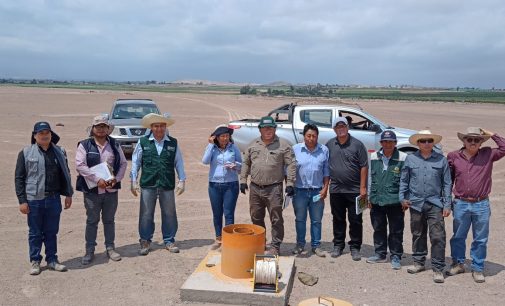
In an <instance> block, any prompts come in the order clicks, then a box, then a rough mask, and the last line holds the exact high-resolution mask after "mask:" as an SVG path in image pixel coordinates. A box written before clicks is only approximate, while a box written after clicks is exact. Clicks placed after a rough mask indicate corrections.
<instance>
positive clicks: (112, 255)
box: [107, 247, 121, 261]
mask: <svg viewBox="0 0 505 306" xmlns="http://www.w3.org/2000/svg"><path fill="white" fill-rule="evenodd" d="M107 256H108V257H109V258H110V260H112V261H120V260H121V255H119V253H118V252H116V250H114V248H111V247H109V248H107Z"/></svg>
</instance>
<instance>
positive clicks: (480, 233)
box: [447, 127, 505, 283]
mask: <svg viewBox="0 0 505 306" xmlns="http://www.w3.org/2000/svg"><path fill="white" fill-rule="evenodd" d="M458 138H459V139H460V140H461V141H462V142H463V147H462V148H461V149H459V150H457V151H454V152H451V153H449V154H448V155H447V159H448V161H449V167H450V169H451V175H452V177H453V180H454V188H453V192H454V198H455V199H454V202H453V215H454V220H453V231H454V234H453V236H452V238H451V257H452V266H451V269H450V270H449V271H447V275H449V276H452V275H456V274H459V273H464V272H465V268H464V263H465V253H466V237H467V235H468V231H469V230H470V226H471V227H472V232H473V242H472V247H471V249H470V257H471V258H472V265H471V269H472V276H473V279H474V281H475V282H477V283H483V282H485V277H484V274H483V273H482V272H483V269H484V261H485V260H486V253H487V241H488V237H489V217H490V216H491V209H490V206H489V193H490V192H491V184H492V181H491V175H492V171H493V163H494V162H495V161H497V160H500V159H501V158H503V156H505V138H503V137H501V136H498V135H497V134H495V133H492V132H489V131H486V130H484V129H481V128H478V127H469V128H468V129H467V131H466V133H458ZM489 138H492V139H493V141H494V142H495V143H496V144H497V145H498V148H490V147H484V148H481V146H482V144H483V143H484V142H486V141H487V140H488V139H489Z"/></svg>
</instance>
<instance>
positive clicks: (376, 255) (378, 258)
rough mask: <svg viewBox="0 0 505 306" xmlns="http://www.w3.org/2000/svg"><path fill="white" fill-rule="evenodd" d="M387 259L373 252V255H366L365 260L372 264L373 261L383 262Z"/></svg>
mask: <svg viewBox="0 0 505 306" xmlns="http://www.w3.org/2000/svg"><path fill="white" fill-rule="evenodd" d="M387 261H388V260H387V258H386V256H384V257H382V256H380V255H378V254H375V255H373V256H371V257H368V258H367V259H366V262H367V263H371V264H374V263H385V262H387Z"/></svg>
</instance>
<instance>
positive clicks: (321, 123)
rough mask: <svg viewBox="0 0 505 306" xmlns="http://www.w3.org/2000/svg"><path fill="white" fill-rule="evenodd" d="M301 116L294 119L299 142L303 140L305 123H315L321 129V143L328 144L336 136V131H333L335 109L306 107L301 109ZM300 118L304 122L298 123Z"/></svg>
mask: <svg viewBox="0 0 505 306" xmlns="http://www.w3.org/2000/svg"><path fill="white" fill-rule="evenodd" d="M299 115H300V118H295V119H294V120H293V124H295V127H296V129H295V133H296V135H297V138H298V142H303V127H304V126H305V124H308V123H310V124H315V125H316V126H317V128H318V129H319V139H318V142H319V143H320V144H326V143H327V142H328V140H330V139H331V138H333V137H335V132H333V128H332V126H331V123H332V118H333V110H332V109H328V108H326V109H317V108H311V109H304V110H301V111H300V113H299ZM298 120H300V121H301V122H302V124H296V122H298Z"/></svg>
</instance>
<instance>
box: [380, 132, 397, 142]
mask: <svg viewBox="0 0 505 306" xmlns="http://www.w3.org/2000/svg"><path fill="white" fill-rule="evenodd" d="M381 141H396V134H395V132H393V131H384V132H382V134H381Z"/></svg>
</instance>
